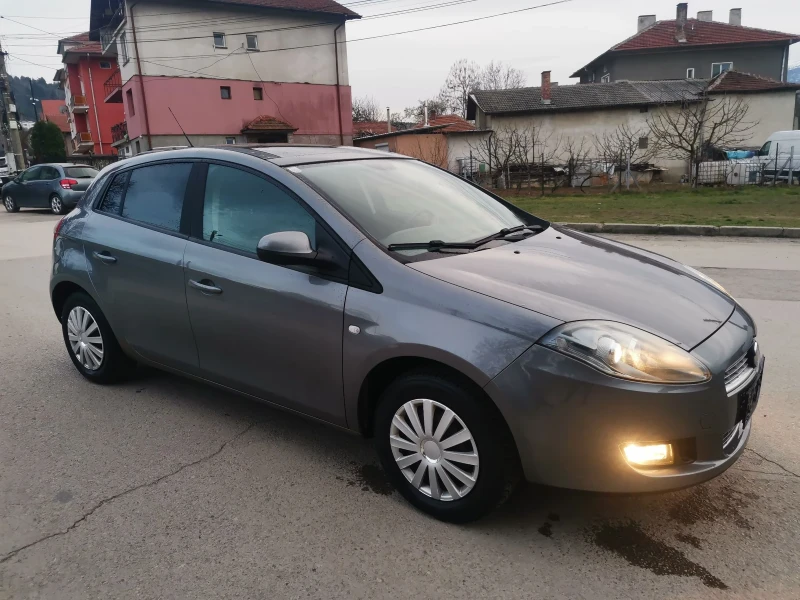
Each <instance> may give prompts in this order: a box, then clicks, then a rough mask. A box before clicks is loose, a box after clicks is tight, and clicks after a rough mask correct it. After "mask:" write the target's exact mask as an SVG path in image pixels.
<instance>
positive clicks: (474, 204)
mask: <svg viewBox="0 0 800 600" xmlns="http://www.w3.org/2000/svg"><path fill="white" fill-rule="evenodd" d="M290 170H291V171H293V172H295V173H297V174H299V175H300V176H301V177H304V178H305V179H306V180H308V181H309V182H310V183H311V184H312V185H314V186H316V187H317V188H318V189H319V190H321V191H322V192H323V193H324V194H326V195H327V196H328V197H330V198H331V199H332V200H333V201H334V202H335V203H336V204H337V205H338V206H339V208H340V209H341V210H342V211H344V212H345V213H346V214H347V215H348V216H349V217H350V218H351V219H352V220H353V221H354V222H355V223H357V224H358V225H359V226H361V228H362V229H364V230H365V231H366V232H367V233H369V234H370V235H371V236H372V237H373V238H375V239H376V240H377V241H378V242H380V243H381V244H382V245H384V246H390V245H393V244H409V243H423V244H424V243H427V242H429V241H431V240H440V241H443V242H446V243H458V242H470V241H474V240H478V239H481V238H484V237H486V236H489V235H492V234H494V233H497V232H498V231H500V230H501V229H506V228H511V227H518V226H520V225H524V224H525V223H524V222H523V221H521V220H520V219H519V217H517V216H516V214H514V212H512V211H511V210H510V209H509V208H508V207H506V206H504V205H503V204H501V203H500V202H498V201H497V200H495V199H494V198H492V197H491V196H489V195H488V194H486V193H485V192H482V191H481V190H480V189H478V188H476V187H474V186H472V185H470V184H469V183H467V182H466V181H464V180H462V179H459V178H458V177H456V176H455V175H451V174H449V173H446V172H444V171H441V170H439V169H436V168H434V167H432V166H430V165H427V164H425V163H423V162H420V161H416V160H398V159H386V160H384V159H380V160H358V161H347V162H336V163H322V164H312V165H303V166H300V167H291V168H290ZM409 253H414V254H416V253H417V252H409Z"/></svg>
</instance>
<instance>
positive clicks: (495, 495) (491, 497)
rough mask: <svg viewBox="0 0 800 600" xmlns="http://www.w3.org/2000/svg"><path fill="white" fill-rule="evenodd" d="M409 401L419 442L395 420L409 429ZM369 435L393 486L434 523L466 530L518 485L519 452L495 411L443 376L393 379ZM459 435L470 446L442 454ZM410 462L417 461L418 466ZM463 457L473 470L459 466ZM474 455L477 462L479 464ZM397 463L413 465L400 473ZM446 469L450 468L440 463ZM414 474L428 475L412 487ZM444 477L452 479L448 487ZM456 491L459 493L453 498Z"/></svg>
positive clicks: (432, 374) (475, 394) (469, 389)
mask: <svg viewBox="0 0 800 600" xmlns="http://www.w3.org/2000/svg"><path fill="white" fill-rule="evenodd" d="M409 402H412V405H413V406H414V407H415V408H416V414H417V417H418V420H419V424H418V427H421V428H422V430H423V435H422V436H418V438H419V441H418V442H416V443H414V440H413V438H412V437H411V436H409V435H407V434H405V433H403V428H402V427H400V426H398V425H397V421H395V416H396V415H397V413H398V411H400V415H401V417H403V421H404V424H405V427H406V428H408V427H409V425H411V426H412V428H413V422H412V419H413V417H410V416H409V413H408V412H405V411H406V407H407V406H408V404H407V403H409ZM427 402H431V406H432V411H430V414H431V417H432V418H431V421H432V425H431V426H430V428H429V429H426V428H425V413H426V406H425V404H426V403H427ZM448 409H449V410H450V411H452V412H453V413H454V417H453V418H452V420H451V421H450V425H449V426H447V427H446V429H445V430H444V432H442V433H441V434H440V435H438V438H437V435H436V434H437V433H439V431H438V430H439V424H440V423H441V422H442V420H443V419H444V416H445V415H446V414H447V413H446V411H447V410H448ZM463 430H466V434H464V433H463ZM374 431H375V445H376V448H377V452H378V456H379V458H380V460H381V464H382V465H383V469H384V471H385V472H386V474H387V476H388V478H389V479H390V481H391V482H392V483H393V484H394V486H395V487H396V488H397V490H398V491H399V492H400V493H401V494H402V495H403V496H404V497H405V498H406V500H408V501H409V502H410V503H411V504H412V505H414V506H415V507H416V508H418V509H420V510H422V511H423V512H426V513H428V514H429V515H431V516H433V517H435V518H437V519H439V520H442V521H448V522H451V523H467V522H469V521H474V520H476V519H479V518H481V517H483V516H484V515H486V514H487V513H489V512H490V511H492V510H493V509H494V508H495V507H497V506H499V505H500V504H502V503H503V502H504V501H505V499H506V498H508V496H509V495H510V494H511V492H512V491H513V490H514V488H515V487H516V484H517V483H518V482H519V480H520V474H521V467H520V462H519V456H518V454H517V450H516V446H515V445H514V441H513V439H512V437H511V433H510V432H509V430H508V427H507V426H506V424H505V422H504V421H503V419H502V417H501V416H500V413H499V411H497V409H496V407H494V406H493V405H492V404H491V402H490V401H489V400H488V399H487V398H486V397H485V396H484V395H483V392H482V391H481V390H480V389H479V388H477V387H473V386H472V385H470V384H469V383H468V382H461V381H459V380H457V379H455V378H451V377H449V376H448V375H446V374H441V373H437V372H435V371H429V370H425V371H414V372H411V373H408V374H405V375H402V376H400V377H399V378H398V379H396V380H395V381H394V382H393V383H391V384H390V385H389V387H388V388H387V389H386V391H385V392H384V393H383V395H382V396H381V398H380V401H379V404H378V407H377V409H376V412H375V430H374ZM405 431H408V429H406V430H405ZM430 432H432V434H433V435H431V434H430ZM411 433H416V431H412V432H411ZM456 434H458V435H459V436H460V438H464V437H465V436H470V437H471V439H470V440H469V441H466V442H463V443H461V444H458V445H453V446H450V447H449V448H447V447H445V444H446V443H447V441H448V440H450V442H452V441H453V440H454V439H455V438H454V437H453V436H454V435H456ZM391 436H394V439H392V437H391ZM398 438H399V440H398ZM426 440H427V441H426ZM440 442H444V444H440ZM393 445H394V447H393ZM398 446H403V447H398ZM412 446H413V449H412ZM445 452H459V453H461V454H460V456H459V458H457V459H455V460H452V461H448V460H446V459H447V458H453V455H452V454H445ZM415 455H419V456H421V459H420V460H419V461H417V459H416V456H415ZM465 455H468V458H469V460H470V461H472V463H473V464H468V463H466V462H461V460H464V459H462V458H461V457H465ZM474 455H477V460H476V458H475V456H474ZM398 458H399V459H400V460H401V461H404V462H405V464H410V465H411V466H408V467H406V469H405V470H403V468H401V466H400V465H399V464H398ZM465 458H466V457H465ZM404 459H405V460H404ZM446 462H449V466H447V465H445V464H444V463H446ZM454 463H455V466H457V467H458V468H459V469H460V470H461V471H462V472H463V473H464V474H466V475H471V476H473V477H472V478H471V479H474V484H473V485H472V487H469V486H468V485H466V484H465V483H464V482H463V481H461V480H459V478H457V477H456V476H455V475H453V471H452V470H451V468H452V467H453V466H454ZM475 463H477V464H475ZM419 469H422V470H423V471H427V475H426V474H425V473H422V474H421V480H420V481H419V483H418V484H417V485H415V483H414V480H415V479H417V478H418V477H420V473H419V471H418V470H419ZM432 472H433V473H435V478H436V483H435V486H432V485H431V483H430V476H431V473H432ZM441 473H444V474H445V475H446V477H447V478H448V479H449V480H450V481H449V485H448V483H447V482H446V481H445V478H444V477H443V476H442V475H441ZM409 478H411V480H409ZM426 481H427V485H426ZM454 486H455V488H456V490H455V491H456V492H457V493H456V494H453V493H451V491H450V490H451V488H453V487H454ZM436 493H438V494H439V495H440V498H439V499H436V498H435V494H436Z"/></svg>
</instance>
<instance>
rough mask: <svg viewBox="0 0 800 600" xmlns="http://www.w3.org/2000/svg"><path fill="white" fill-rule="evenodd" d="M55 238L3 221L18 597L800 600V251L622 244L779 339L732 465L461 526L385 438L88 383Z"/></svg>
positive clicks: (552, 496)
mask: <svg viewBox="0 0 800 600" xmlns="http://www.w3.org/2000/svg"><path fill="white" fill-rule="evenodd" d="M55 222H56V218H55V217H53V216H52V215H47V214H43V213H37V212H22V213H19V214H16V215H10V214H0V281H2V285H0V342H2V343H0V598H14V599H20V598H36V599H44V598H53V599H58V600H70V599H87V598H103V599H112V598H147V599H149V598H153V599H156V598H158V599H161V598H170V599H173V598H174V599H182V598H191V599H205V598H208V599H222V598H237V599H241V598H270V599H273V598H370V599H373V598H374V599H377V598H390V597H391V598H397V597H416V598H434V597H445V596H447V597H457V598H479V599H483V598H492V599H495V598H547V599H551V598H553V599H555V598H564V599H578V598H603V599H614V598H643V597H647V598H703V599H708V598H747V599H754V598H797V597H800V543H798V540H800V511H799V510H798V508H800V494H799V493H800V477H799V476H798V474H800V450H799V449H798V445H797V440H798V439H800V435H798V434H800V425H799V422H800V421H799V420H798V416H797V414H798V398H797V396H798V393H797V392H798V384H797V382H796V379H795V377H796V374H797V370H798V365H800V240H796V241H792V240H762V239H741V238H713V239H712V238H667V237H658V238H656V237H638V236H635V237H634V236H616V237H617V239H621V240H623V241H626V242H629V243H632V244H635V245H640V246H644V247H647V248H649V249H652V250H655V251H656V252H660V253H662V254H665V255H669V256H672V257H674V258H676V259H678V260H681V261H683V262H686V263H688V264H690V265H692V266H695V267H699V268H702V269H703V270H704V271H705V272H706V273H708V274H709V275H710V276H712V277H714V278H716V279H717V280H719V281H720V282H721V283H722V284H723V285H724V286H726V287H727V288H728V290H729V291H730V292H731V293H732V294H733V295H734V296H735V297H737V298H738V299H739V300H740V301H741V302H742V304H743V305H744V306H745V307H746V308H747V309H748V310H749V311H751V313H752V314H753V316H754V317H755V318H756V321H757V322H758V326H759V340H760V342H761V344H762V347H763V348H764V350H765V352H766V354H767V372H766V376H765V381H764V387H763V392H762V397H761V403H760V404H759V409H758V412H757V414H756V416H755V419H756V423H755V429H754V434H753V436H752V438H751V440H750V447H749V449H748V450H747V451H746V452H745V453H744V455H743V457H742V459H741V460H740V461H739V462H738V463H737V464H736V465H734V467H733V468H732V469H730V470H729V471H728V472H726V473H725V474H723V475H722V476H721V477H719V478H717V479H715V480H714V481H712V482H710V483H708V484H705V485H702V486H698V487H695V488H691V489H687V490H683V491H679V492H673V493H667V494H653V495H646V496H611V495H598V494H586V493H579V492H571V491H565V490H556V489H549V488H542V487H537V486H526V487H525V488H523V489H522V490H520V491H519V492H518V493H516V494H515V495H514V496H513V497H512V498H511V500H510V501H509V503H508V504H507V505H505V506H504V507H502V508H501V509H500V510H498V511H497V512H496V513H494V514H492V515H491V516H490V517H488V518H486V519H484V520H482V521H480V522H478V523H475V524H472V525H469V526H455V525H447V524H443V523H439V522H437V521H434V520H432V519H430V518H428V517H426V516H424V515H422V514H420V513H418V512H416V511H415V510H414V509H412V508H411V507H410V506H408V505H407V504H406V503H405V502H404V501H403V500H402V499H401V498H400V496H399V495H398V494H396V493H394V492H392V490H391V488H390V487H389V486H388V485H387V483H386V481H385V479H384V478H383V475H382V472H381V470H380V468H379V467H377V460H376V457H375V454H374V452H373V451H372V447H371V445H370V442H369V441H366V440H361V439H360V438H358V437H355V436H350V435H347V434H345V433H343V432H340V431H338V430H335V429H330V428H326V427H324V426H322V425H319V424H316V423H313V422H309V421H305V420H303V419H300V418H298V417H295V416H292V415H289V414H286V413H283V412H280V411H277V410H274V409H271V408H268V407H266V406H263V405H260V404H257V403H254V402H252V401H250V400H247V399H242V398H239V397H237V396H234V395H230V394H226V393H224V392H220V391H219V390H216V389H211V388H208V387H204V386H201V385H198V384H195V383H193V382H190V381H186V380H183V379H180V378H177V377H174V376H172V375H166V374H162V373H158V372H155V371H149V370H148V371H142V372H141V373H139V374H138V375H137V376H136V377H135V378H134V379H133V380H131V381H129V382H127V383H124V384H122V385H117V386H114V387H99V386H95V385H91V384H89V383H88V382H86V381H84V380H83V379H82V378H81V377H80V376H79V375H78V373H77V372H76V371H75V369H74V368H73V366H72V364H71V363H70V361H69V359H68V357H67V355H66V351H65V349H64V346H63V343H62V341H61V337H60V329H59V325H58V323H57V321H56V319H55V317H54V315H53V312H52V309H51V307H50V304H49V299H48V295H47V276H48V268H49V264H50V257H49V252H50V243H51V240H52V233H51V232H52V227H53V225H54V224H55Z"/></svg>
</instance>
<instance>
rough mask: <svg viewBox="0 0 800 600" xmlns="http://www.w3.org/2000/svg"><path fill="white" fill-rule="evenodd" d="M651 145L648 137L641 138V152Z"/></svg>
mask: <svg viewBox="0 0 800 600" xmlns="http://www.w3.org/2000/svg"><path fill="white" fill-rule="evenodd" d="M649 144H650V140H648V139H647V136H645V137H640V138H639V150H647V147H648V146H649Z"/></svg>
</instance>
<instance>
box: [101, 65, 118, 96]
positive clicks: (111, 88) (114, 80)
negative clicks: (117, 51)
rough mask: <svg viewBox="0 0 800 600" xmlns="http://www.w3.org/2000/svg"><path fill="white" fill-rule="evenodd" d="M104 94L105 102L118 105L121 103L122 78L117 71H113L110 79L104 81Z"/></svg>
mask: <svg viewBox="0 0 800 600" xmlns="http://www.w3.org/2000/svg"><path fill="white" fill-rule="evenodd" d="M103 87H104V88H105V92H106V102H108V103H114V104H120V103H122V76H121V75H120V72H119V69H115V70H114V72H113V73H112V74H111V77H109V78H108V79H106V82H105V83H104V84H103Z"/></svg>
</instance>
